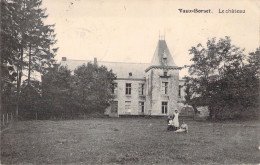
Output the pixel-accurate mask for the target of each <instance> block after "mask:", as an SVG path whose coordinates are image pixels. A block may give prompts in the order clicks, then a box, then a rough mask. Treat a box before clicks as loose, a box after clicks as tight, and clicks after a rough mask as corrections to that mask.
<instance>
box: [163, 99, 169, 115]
mask: <svg viewBox="0 0 260 165" xmlns="http://www.w3.org/2000/svg"><path fill="white" fill-rule="evenodd" d="M167 106H168V102H166V101H163V102H162V114H167Z"/></svg>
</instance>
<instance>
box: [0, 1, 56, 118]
mask: <svg viewBox="0 0 260 165" xmlns="http://www.w3.org/2000/svg"><path fill="white" fill-rule="evenodd" d="M41 4H42V0H30V1H28V0H3V1H1V9H2V10H1V16H3V17H2V19H1V25H2V29H1V38H2V39H3V40H4V41H5V42H1V44H2V45H1V55H2V58H1V69H2V70H3V71H2V72H1V74H2V75H3V76H4V77H5V78H4V81H2V82H1V83H3V84H2V85H1V87H5V86H7V85H5V84H7V83H10V81H11V82H13V81H14V79H15V80H16V95H17V98H16V101H15V102H16V103H17V108H16V115H18V110H19V102H20V101H19V100H20V92H21V84H22V80H23V78H22V76H23V75H24V74H25V72H24V70H27V73H28V76H27V77H28V81H27V85H30V82H31V73H32V72H34V71H36V72H39V73H43V72H44V71H45V69H46V68H47V67H51V66H52V65H53V64H54V63H55V60H54V56H55V53H56V51H57V48H52V46H53V45H54V44H55V42H56V40H55V34H54V29H53V28H54V25H45V24H44V23H43V19H45V18H47V15H46V14H45V11H46V9H42V8H41ZM5 80H8V81H5Z"/></svg>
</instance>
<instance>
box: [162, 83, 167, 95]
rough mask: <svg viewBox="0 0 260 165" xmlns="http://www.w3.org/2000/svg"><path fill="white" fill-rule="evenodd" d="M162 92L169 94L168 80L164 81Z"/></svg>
mask: <svg viewBox="0 0 260 165" xmlns="http://www.w3.org/2000/svg"><path fill="white" fill-rule="evenodd" d="M162 94H168V82H162Z"/></svg>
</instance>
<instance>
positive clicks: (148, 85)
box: [61, 40, 184, 117]
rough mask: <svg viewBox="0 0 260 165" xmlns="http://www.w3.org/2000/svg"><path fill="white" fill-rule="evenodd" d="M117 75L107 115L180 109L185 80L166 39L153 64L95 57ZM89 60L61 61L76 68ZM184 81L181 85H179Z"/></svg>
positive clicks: (159, 113) (158, 113)
mask: <svg viewBox="0 0 260 165" xmlns="http://www.w3.org/2000/svg"><path fill="white" fill-rule="evenodd" d="M95 61H96V62H97V63H98V65H104V66H106V67H107V68H108V69H112V71H113V72H114V73H115V74H116V75H117V79H116V80H115V82H114V87H115V88H114V91H113V92H114V96H115V97H114V100H113V101H112V102H111V104H110V107H108V108H107V109H106V112H105V114H107V115H109V116H111V117H118V116H122V115H152V116H167V115H170V114H172V113H173V111H174V110H175V109H180V102H181V101H182V100H183V96H181V95H182V94H183V92H184V89H183V88H180V87H181V86H182V85H183V81H180V80H179V70H178V67H177V66H176V65H175V63H174V60H173V58H172V56H171V54H170V51H169V49H168V47H167V44H166V41H165V40H159V41H158V45H157V47H156V50H155V53H154V56H153V58H152V62H151V63H145V64H141V63H117V62H104V61H103V62H102V61H97V60H95ZM87 62H89V61H80V60H69V59H65V58H63V60H62V62H61V64H62V65H67V66H68V68H69V69H71V70H74V69H75V68H76V67H77V66H79V65H82V64H83V63H87ZM179 82H180V84H179Z"/></svg>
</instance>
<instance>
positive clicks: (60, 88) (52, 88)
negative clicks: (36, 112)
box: [42, 65, 74, 116]
mask: <svg viewBox="0 0 260 165" xmlns="http://www.w3.org/2000/svg"><path fill="white" fill-rule="evenodd" d="M70 83H71V71H70V70H69V69H68V68H67V67H63V66H58V65H57V66H55V67H54V68H51V69H49V71H48V72H47V73H45V74H44V75H43V76H42V101H43V103H44V104H43V106H42V107H43V111H45V112H46V113H47V114H50V115H51V116H55V115H57V114H61V113H67V112H70V111H71V110H72V107H73V105H74V104H73V102H72V101H71V91H70V90H71V86H70Z"/></svg>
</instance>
